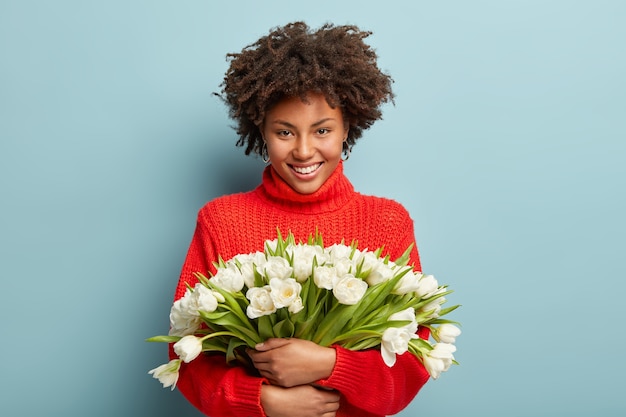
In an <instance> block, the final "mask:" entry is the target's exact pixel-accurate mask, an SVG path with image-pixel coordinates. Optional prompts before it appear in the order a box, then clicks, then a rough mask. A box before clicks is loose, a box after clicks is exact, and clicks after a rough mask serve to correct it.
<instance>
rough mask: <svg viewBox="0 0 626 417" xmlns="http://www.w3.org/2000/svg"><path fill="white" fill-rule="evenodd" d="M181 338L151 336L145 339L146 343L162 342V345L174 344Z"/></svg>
mask: <svg viewBox="0 0 626 417" xmlns="http://www.w3.org/2000/svg"><path fill="white" fill-rule="evenodd" d="M180 339H182V337H180V336H153V337H149V338H147V339H146V342H164V343H176V342H178V341H179V340H180Z"/></svg>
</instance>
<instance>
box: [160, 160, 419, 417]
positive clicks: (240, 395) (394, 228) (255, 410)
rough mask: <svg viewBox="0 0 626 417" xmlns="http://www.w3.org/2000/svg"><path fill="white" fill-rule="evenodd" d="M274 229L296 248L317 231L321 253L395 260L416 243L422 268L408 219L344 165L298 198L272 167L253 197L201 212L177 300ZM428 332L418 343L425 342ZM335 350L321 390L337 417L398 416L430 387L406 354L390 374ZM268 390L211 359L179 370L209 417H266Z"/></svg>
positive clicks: (377, 361) (365, 356)
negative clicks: (336, 396)
mask: <svg viewBox="0 0 626 417" xmlns="http://www.w3.org/2000/svg"><path fill="white" fill-rule="evenodd" d="M277 229H278V230H280V231H281V233H282V234H283V236H286V235H287V233H289V232H291V233H293V234H294V236H295V238H296V241H298V240H302V241H306V239H307V238H308V236H309V235H312V234H315V232H316V231H318V232H320V233H321V235H322V237H323V240H324V245H325V246H328V245H332V244H334V243H341V242H344V243H346V244H350V243H352V242H353V241H356V242H357V243H358V247H359V249H361V250H363V249H370V250H374V249H377V248H379V247H384V251H383V252H384V253H385V254H389V255H390V257H391V259H392V260H393V259H396V258H398V257H400V256H401V255H402V253H403V252H404V251H405V250H406V248H407V247H409V245H411V244H413V249H412V250H411V254H410V262H411V263H412V264H413V265H414V267H415V269H417V270H420V269H421V268H420V263H419V255H418V252H417V247H416V246H415V238H414V233H413V221H412V220H411V218H410V216H409V214H408V212H407V211H406V210H405V209H404V207H402V206H401V205H400V204H399V203H397V202H395V201H393V200H389V199H385V198H380V197H373V196H366V195H362V194H360V193H357V192H355V191H354V188H353V187H352V184H351V183H350V182H349V181H348V179H347V178H346V177H345V175H344V174H343V165H342V163H340V164H339V165H338V167H337V169H336V170H335V171H334V172H333V174H332V175H331V176H330V177H329V178H328V180H327V181H326V182H325V183H324V185H323V186H322V187H321V188H320V189H319V190H318V191H316V192H315V193H313V194H307V195H304V194H298V193H297V192H295V191H294V190H293V189H292V188H291V187H290V186H289V185H288V184H287V183H285V182H284V181H283V180H282V179H281V178H280V177H279V176H278V175H277V174H276V172H275V171H274V170H273V169H272V168H271V166H270V167H267V168H266V169H265V171H264V172H263V181H262V183H261V185H259V186H258V187H257V188H256V189H255V190H253V191H250V192H247V193H239V194H233V195H228V196H223V197H219V198H217V199H215V200H213V201H210V202H209V203H207V204H206V205H205V206H204V207H203V208H202V209H201V210H200V212H199V213H198V222H197V225H196V230H195V232H194V236H193V238H192V241H191V245H190V247H189V251H188V254H187V258H186V260H185V263H184V265H183V268H182V272H181V277H180V280H179V282H178V286H177V288H176V292H175V297H174V299H175V300H176V299H178V298H180V297H182V296H183V295H184V293H185V291H186V288H187V284H189V285H191V286H193V285H195V283H196V282H197V280H196V278H195V277H194V273H196V272H201V273H204V274H206V273H208V272H209V271H210V272H215V268H214V266H213V264H212V263H213V262H214V261H215V260H217V258H218V256H221V257H222V258H223V259H225V260H227V259H230V258H232V257H233V256H235V255H237V254H241V253H250V252H254V251H262V250H263V244H264V242H265V240H267V239H274V238H276V237H277ZM426 330H427V329H424V331H422V332H421V333H420V336H422V337H428V333H427V331H426ZM335 349H336V352H337V361H336V364H335V368H334V369H333V372H332V374H331V375H330V377H329V378H328V379H326V380H322V381H318V384H319V385H321V386H325V387H329V388H333V389H336V390H338V391H339V392H341V394H342V404H341V408H340V409H339V411H338V412H337V416H355V417H356V416H358V417H381V416H384V415H390V414H396V413H398V412H399V411H400V410H402V409H403V408H405V407H406V406H407V405H408V404H409V402H410V401H411V400H412V399H413V398H414V397H415V395H416V394H417V392H418V391H419V390H420V388H421V387H422V386H423V385H424V384H425V383H426V381H427V380H428V373H427V372H426V370H425V368H424V366H423V365H422V364H421V363H420V362H419V360H418V359H416V358H415V357H414V356H413V355H411V354H409V353H407V354H404V355H401V356H399V357H398V360H397V362H396V364H395V365H394V366H393V367H388V366H386V365H385V364H384V362H383V361H382V358H381V355H380V351H378V350H369V351H358V352H355V351H349V350H346V349H343V348H341V347H335ZM170 356H171V357H174V356H173V353H172V351H171V349H170ZM267 383H268V382H267V381H266V380H265V379H263V378H260V377H257V376H254V375H251V374H249V373H247V372H246V371H245V370H244V369H243V368H240V367H232V366H229V365H227V364H226V363H225V360H224V357H223V356H221V355H217V354H215V355H204V356H200V357H199V358H198V359H196V360H194V361H192V362H191V363H189V364H183V366H182V367H181V371H180V377H179V380H178V384H177V387H178V388H179V390H180V391H181V392H182V393H183V395H184V396H185V397H186V398H187V399H188V400H189V401H190V402H191V403H192V404H194V405H195V406H196V407H197V408H198V409H199V410H201V411H202V412H203V413H205V414H206V415H209V416H220V417H221V416H224V417H228V416H232V417H239V416H251V417H264V416H265V414H264V413H263V409H262V407H261V404H260V392H261V385H262V384H267Z"/></svg>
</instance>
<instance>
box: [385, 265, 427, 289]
mask: <svg viewBox="0 0 626 417" xmlns="http://www.w3.org/2000/svg"><path fill="white" fill-rule="evenodd" d="M405 268H410V267H405ZM420 276H421V274H414V273H413V272H412V271H409V272H407V273H406V274H404V275H403V276H402V278H400V281H398V283H397V284H396V286H395V288H394V289H393V291H392V293H393V294H398V295H405V294H409V293H412V292H414V291H417V289H418V288H419V279H420Z"/></svg>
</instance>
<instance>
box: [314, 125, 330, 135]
mask: <svg viewBox="0 0 626 417" xmlns="http://www.w3.org/2000/svg"><path fill="white" fill-rule="evenodd" d="M329 132H330V130H328V129H326V128H325V127H323V128H321V129H317V134H318V135H327V134H328V133H329Z"/></svg>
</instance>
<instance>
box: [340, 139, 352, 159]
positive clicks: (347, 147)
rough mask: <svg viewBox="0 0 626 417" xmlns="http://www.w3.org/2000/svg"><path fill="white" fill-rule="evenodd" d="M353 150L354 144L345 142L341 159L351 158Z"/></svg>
mask: <svg viewBox="0 0 626 417" xmlns="http://www.w3.org/2000/svg"><path fill="white" fill-rule="evenodd" d="M351 152H352V146H350V145H348V143H347V142H344V143H343V151H342V157H341V160H342V161H347V160H348V159H350V153H351Z"/></svg>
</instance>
